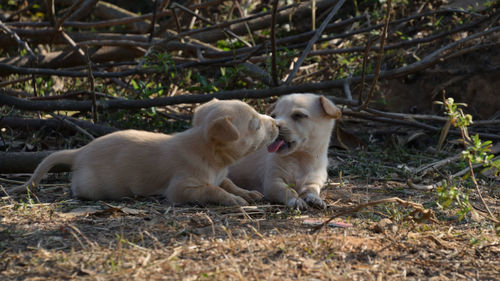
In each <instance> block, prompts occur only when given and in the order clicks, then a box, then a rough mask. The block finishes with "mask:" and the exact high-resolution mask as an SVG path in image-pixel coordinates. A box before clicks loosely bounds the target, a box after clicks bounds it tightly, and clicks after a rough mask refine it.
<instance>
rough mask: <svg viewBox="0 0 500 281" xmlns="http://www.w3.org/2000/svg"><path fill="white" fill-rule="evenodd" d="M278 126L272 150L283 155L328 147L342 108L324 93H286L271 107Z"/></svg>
mask: <svg viewBox="0 0 500 281" xmlns="http://www.w3.org/2000/svg"><path fill="white" fill-rule="evenodd" d="M268 112H269V113H270V114H271V116H272V117H273V118H275V119H276V123H277V124H278V128H279V136H278V138H277V139H276V140H275V141H274V142H273V143H272V144H271V145H269V146H268V151H269V152H277V153H279V154H282V155H288V154H292V153H294V152H296V151H300V152H308V151H317V150H318V149H323V148H325V147H326V146H328V143H329V141H330V135H331V133H332V130H333V127H334V125H335V119H338V118H340V116H341V115H342V113H341V111H340V109H339V108H338V107H337V106H335V104H333V102H331V101H330V100H328V99H327V98H325V97H324V96H319V95H315V94H292V95H287V96H284V97H282V98H280V99H278V101H277V102H276V103H275V104H274V105H273V106H271V108H270V109H269V110H268Z"/></svg>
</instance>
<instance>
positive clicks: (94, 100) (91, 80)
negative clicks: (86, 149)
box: [85, 48, 98, 124]
mask: <svg viewBox="0 0 500 281" xmlns="http://www.w3.org/2000/svg"><path fill="white" fill-rule="evenodd" d="M85 53H86V54H87V66H88V71H89V76H88V77H89V83H90V92H91V93H92V119H93V120H94V123H96V124H97V121H98V119H97V98H96V94H95V85H94V75H93V74H92V61H91V60H90V56H89V49H88V48H87V49H86V52H85Z"/></svg>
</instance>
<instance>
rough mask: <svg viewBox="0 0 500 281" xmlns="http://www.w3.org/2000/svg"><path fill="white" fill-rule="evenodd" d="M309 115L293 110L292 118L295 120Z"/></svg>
mask: <svg viewBox="0 0 500 281" xmlns="http://www.w3.org/2000/svg"><path fill="white" fill-rule="evenodd" d="M307 117H309V116H307V115H306V114H304V113H302V112H295V113H294V114H292V119H293V120H295V121H297V120H299V119H304V118H307Z"/></svg>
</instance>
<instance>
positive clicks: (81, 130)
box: [49, 112, 95, 140]
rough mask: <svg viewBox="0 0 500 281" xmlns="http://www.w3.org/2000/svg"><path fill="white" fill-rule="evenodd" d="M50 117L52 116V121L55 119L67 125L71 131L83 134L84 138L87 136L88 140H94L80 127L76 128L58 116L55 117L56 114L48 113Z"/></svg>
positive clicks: (76, 126) (75, 125)
mask: <svg viewBox="0 0 500 281" xmlns="http://www.w3.org/2000/svg"><path fill="white" fill-rule="evenodd" d="M49 115H50V116H52V117H53V118H54V119H57V120H59V121H61V122H63V123H64V124H66V125H68V126H69V127H71V128H72V129H75V130H76V131H78V132H80V133H82V134H84V135H85V136H87V137H88V138H89V139H90V140H93V139H95V138H94V136H93V135H91V134H90V133H89V132H87V131H85V129H83V128H82V127H80V126H78V125H77V124H75V123H73V122H71V121H69V120H67V119H66V118H61V117H59V116H57V115H56V114H54V113H53V112H50V113H49Z"/></svg>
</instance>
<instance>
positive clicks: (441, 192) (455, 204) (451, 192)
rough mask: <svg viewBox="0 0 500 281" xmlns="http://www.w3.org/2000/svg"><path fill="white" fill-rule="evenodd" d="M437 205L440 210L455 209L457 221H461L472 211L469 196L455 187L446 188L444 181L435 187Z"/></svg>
mask: <svg viewBox="0 0 500 281" xmlns="http://www.w3.org/2000/svg"><path fill="white" fill-rule="evenodd" d="M436 191H437V194H438V202H437V203H438V205H439V207H440V208H442V209H450V208H457V209H458V210H457V215H458V216H459V217H458V220H459V221H461V220H462V219H464V218H465V216H466V215H467V214H468V213H470V212H471V211H472V205H471V204H470V202H469V194H468V193H464V192H461V191H460V190H459V189H458V188H457V187H456V186H455V185H450V186H448V185H447V183H446V181H445V182H444V183H443V185H441V186H439V187H437V189H436Z"/></svg>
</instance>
